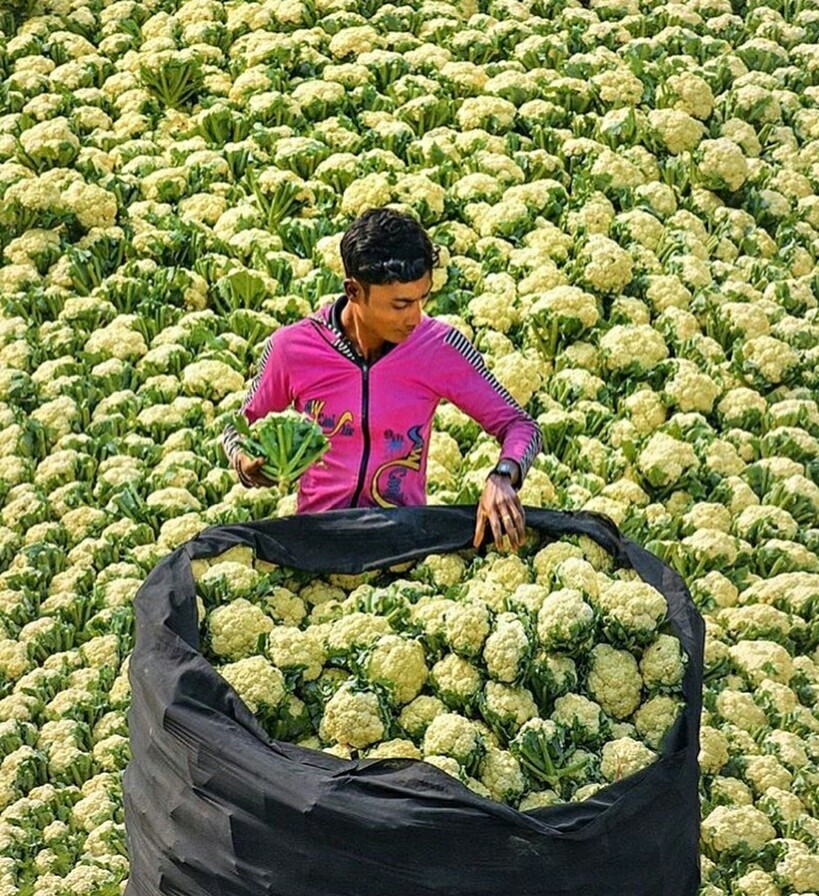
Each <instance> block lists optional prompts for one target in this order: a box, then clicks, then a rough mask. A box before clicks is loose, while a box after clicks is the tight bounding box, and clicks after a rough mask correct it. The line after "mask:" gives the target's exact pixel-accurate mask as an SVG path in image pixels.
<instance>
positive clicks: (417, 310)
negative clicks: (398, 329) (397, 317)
mask: <svg viewBox="0 0 819 896" xmlns="http://www.w3.org/2000/svg"><path fill="white" fill-rule="evenodd" d="M408 318H409V320H408V321H407V323H408V324H410V325H411V326H413V327H417V326H418V324H419V323H421V303H420V302H413V303H412V305H410V306H409V315H408Z"/></svg>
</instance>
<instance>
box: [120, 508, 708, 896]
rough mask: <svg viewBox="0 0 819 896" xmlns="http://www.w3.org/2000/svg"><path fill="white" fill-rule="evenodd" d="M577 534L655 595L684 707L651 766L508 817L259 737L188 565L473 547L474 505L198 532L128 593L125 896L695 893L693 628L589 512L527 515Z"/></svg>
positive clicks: (320, 568) (318, 565) (639, 554)
mask: <svg viewBox="0 0 819 896" xmlns="http://www.w3.org/2000/svg"><path fill="white" fill-rule="evenodd" d="M526 522H527V525H528V526H530V527H532V528H535V529H538V530H540V531H541V532H543V533H545V534H546V535H549V536H554V537H555V538H560V537H562V536H564V535H568V534H572V533H582V534H585V535H588V536H590V537H591V538H593V539H594V540H595V541H597V542H598V543H599V544H600V545H601V546H603V547H604V548H606V549H607V550H608V551H609V552H611V553H612V554H614V555H616V556H617V557H618V558H619V559H620V560H623V561H625V562H626V563H627V564H629V565H631V566H632V567H633V568H634V569H635V570H636V571H637V573H638V574H639V575H640V577H641V578H642V579H644V580H645V581H647V582H649V583H651V584H652V585H653V586H654V587H656V588H657V589H659V590H660V591H661V592H662V593H663V594H664V595H665V597H666V598H667V600H668V605H669V611H670V617H671V620H672V623H673V627H674V631H675V633H676V634H677V635H678V637H679V638H680V640H681V642H682V644H683V646H684V648H685V650H686V652H687V653H688V655H689V658H690V662H689V664H688V669H687V673H686V676H685V680H684V693H685V697H686V700H687V705H686V709H685V712H684V713H683V714H681V716H680V718H679V719H678V722H677V723H676V725H675V727H674V729H673V730H672V732H671V734H670V735H669V737H668V738H667V740H666V746H665V749H664V752H663V754H662V756H661V757H660V758H659V759H658V760H657V761H656V762H655V763H653V764H652V765H651V766H649V767H648V768H646V769H643V770H642V771H640V772H638V773H637V774H635V775H632V776H630V777H628V778H626V779H624V780H623V781H620V782H618V783H616V784H613V785H610V786H608V787H606V788H604V789H603V790H602V791H600V792H598V793H597V794H596V795H595V796H593V797H591V798H590V799H587V800H585V801H584V802H581V803H577V804H564V805H561V806H556V807H550V808H547V809H539V810H536V811H532V812H526V813H523V812H518V811H516V810H515V809H512V808H510V807H508V806H505V805H502V804H500V803H495V802H493V801H491V800H488V799H484V798H482V797H480V796H478V795H477V794H474V793H473V792H472V791H470V790H468V789H467V788H466V787H464V786H462V785H461V784H460V783H459V782H457V781H456V780H455V779H454V778H451V777H450V776H449V775H447V774H445V773H444V772H442V771H440V770H438V769H436V768H434V767H433V766H430V765H427V764H426V763H423V762H418V761H413V760H361V761H345V760H341V759H338V758H336V757H333V756H330V755H328V754H325V753H322V752H320V751H315V750H308V749H304V748H301V747H296V746H293V745H291V744H286V743H281V742H278V741H272V740H271V739H270V738H269V737H268V736H267V735H266V734H265V732H264V731H263V729H262V728H261V727H260V725H259V724H258V723H257V722H256V720H255V718H254V717H253V716H252V714H251V713H250V711H249V710H248V709H247V707H246V706H245V705H244V703H242V702H241V700H240V699H239V698H238V696H237V695H236V693H235V691H233V690H232V688H231V687H230V686H229V685H228V684H227V683H226V682H225V681H224V680H223V679H222V678H221V677H220V676H219V675H217V673H216V672H215V671H214V669H213V668H212V667H211V666H210V664H209V663H208V662H207V661H206V660H205V659H204V657H203V656H202V655H201V654H200V653H199V652H198V644H199V638H198V634H197V611H196V604H195V590H194V581H193V577H192V573H191V568H190V559H192V558H196V557H206V556H209V555H213V554H217V553H221V552H222V551H224V550H226V549H227V548H229V547H232V546H233V545H237V544H246V545H251V546H252V547H253V548H254V549H255V551H256V553H257V556H258V557H260V558H262V559H264V560H268V561H271V562H274V563H279V564H283V565H289V566H293V567H299V568H301V569H305V570H310V571H315V572H317V573H319V572H328V571H335V572H346V573H356V572H361V571H364V570H367V569H374V568H377V567H382V566H387V565H392V564H395V563H399V562H401V561H406V560H411V559H415V558H417V557H423V556H425V555H427V554H429V553H435V552H444V551H451V550H456V549H461V548H464V547H467V546H469V545H470V544H471V540H472V535H473V531H474V525H475V509H474V507H434V508H430V507H416V508H401V509H397V510H384V511H382V510H349V511H333V512H331V513H326V514H315V515H303V516H296V517H289V518H283V519H278V520H265V521H262V522H258V523H252V524H237V525H230V526H219V527H213V528H210V529H207V530H205V531H204V532H202V533H201V534H200V535H199V536H197V537H196V538H194V539H193V540H192V541H190V542H188V543H187V544H185V545H183V546H182V547H180V548H178V549H177V550H176V551H174V552H173V553H172V554H170V555H168V556H167V557H165V558H164V559H163V560H162V561H161V562H160V563H159V564H158V565H157V566H156V568H155V569H154V570H153V571H152V572H151V574H150V575H149V576H148V578H147V579H146V581H145V583H144V584H143V586H142V587H141V589H140V590H139V592H138V594H137V598H136V613H137V639H136V647H135V650H134V652H133V655H132V658H131V663H130V679H131V686H132V689H133V702H132V706H131V710H130V716H129V718H130V734H131V747H132V759H131V762H130V764H129V765H128V768H127V769H126V771H125V777H124V792H125V824H126V830H127V843H128V851H129V856H130V863H131V875H130V880H129V883H128V888H127V890H126V896H149V894H150V896H155V894H159V893H163V894H179V896H204V894H207V896H240V894H241V896H257V894H258V896H505V894H510V896H511V894H514V896H526V894H539V896H540V894H542V896H547V894H548V896H581V894H583V896H695V894H696V892H697V889H698V885H699V855H698V832H699V800H698V795H697V781H698V766H697V754H698V749H699V716H700V706H701V697H700V688H701V683H702V655H703V637H704V626H703V622H702V618H701V617H700V615H699V614H698V613H697V611H696V609H695V607H694V605H693V603H692V601H691V598H690V595H689V593H688V591H687V589H686V587H685V584H684V583H683V581H682V579H681V578H680V577H679V576H678V575H677V574H676V573H675V572H673V571H672V570H670V569H669V568H668V567H667V566H665V565H664V564H663V563H661V562H660V560H658V559H657V558H656V557H654V556H653V555H652V554H650V553H648V552H647V551H645V550H643V549H642V548H640V547H639V546H637V545H636V544H634V543H633V542H631V541H629V540H627V539H625V538H622V537H621V536H620V534H619V533H618V531H617V529H616V528H615V527H614V526H613V525H612V524H611V523H610V522H609V521H608V520H607V519H605V518H604V517H601V516H597V515H595V514H589V513H560V512H552V511H543V510H537V509H534V508H527V509H526Z"/></svg>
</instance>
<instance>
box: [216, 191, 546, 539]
mask: <svg viewBox="0 0 819 896" xmlns="http://www.w3.org/2000/svg"><path fill="white" fill-rule="evenodd" d="M341 256H342V260H343V262H344V271H345V275H346V279H345V280H344V295H342V296H340V297H339V298H338V300H337V301H336V302H335V303H333V304H330V305H326V306H325V307H323V308H321V309H319V310H318V311H317V312H315V313H314V314H312V315H310V316H309V317H307V318H305V319H303V320H301V321H298V322H297V323H294V324H290V325H289V326H285V327H282V328H281V329H279V330H276V331H275V332H274V333H273V334H272V335H271V336H270V339H269V341H268V343H267V346H266V348H265V351H264V353H263V355H262V358H261V362H260V367H259V371H258V374H257V375H256V377H255V379H254V380H253V382H252V384H251V386H250V389H249V390H248V393H247V396H246V398H245V400H244V402H243V403H242V408H241V410H242V412H243V413H244V415H245V417H247V419H248V421H249V422H253V421H254V420H257V419H259V418H260V417H264V416H265V415H266V414H268V413H270V412H272V411H283V410H285V409H286V408H287V407H289V406H290V405H293V406H295V408H296V410H298V411H301V412H304V413H306V414H308V415H309V416H311V417H312V418H313V419H315V420H316V421H317V422H318V423H319V424H320V425H321V427H322V429H323V430H324V432H325V434H326V435H327V437H328V438H329V440H330V449H329V450H328V451H327V453H326V454H325V455H324V457H323V458H322V459H321V461H320V462H318V463H316V464H314V465H313V466H312V467H310V468H309V469H308V470H307V471H306V472H305V473H304V475H303V476H302V478H301V480H300V482H299V493H298V503H297V512H299V513H312V512H317V511H325V510H332V509H337V508H343V507H397V506H406V505H418V504H425V503H426V464H427V453H428V449H429V438H430V432H431V430H432V419H433V415H434V414H435V409H436V407H437V405H438V403H439V402H440V401H441V399H446V400H448V401H450V402H452V403H453V404H455V405H457V406H458V407H459V408H461V410H463V411H464V412H465V413H467V414H468V415H469V416H470V417H472V418H473V419H474V420H476V421H477V422H478V423H479V424H480V425H481V426H482V427H483V428H484V429H485V430H486V431H487V432H488V433H490V434H491V435H493V436H495V438H497V439H498V440H499V441H500V442H501V452H500V461H499V463H498V465H497V466H496V467H495V469H494V470H493V471H492V473H490V475H489V477H488V478H487V481H486V485H485V486H484V489H483V494H482V495H481V499H480V502H479V505H478V511H477V520H476V526H475V538H474V543H475V547H478V546H479V545H480V543H481V542H482V541H483V537H484V532H485V528H486V525H487V523H488V524H489V527H490V530H491V532H492V535H493V537H494V540H495V542H496V543H498V544H499V543H500V541H501V539H502V537H503V535H504V534H506V535H507V536H508V538H509V543H510V545H511V547H512V548H513V549H515V550H517V549H518V548H519V547H520V545H521V544H522V542H523V537H524V514H523V508H522V506H521V503H520V500H519V499H518V496H517V489H518V488H519V487H520V485H521V483H522V481H523V478H524V477H525V475H526V473H527V472H528V470H529V468H530V466H531V464H532V461H533V460H534V458H535V456H536V455H537V453H538V452H539V451H540V450H541V449H542V446H543V443H542V438H541V435H540V429H539V427H538V426H537V424H536V423H535V421H534V420H532V418H531V417H530V416H529V415H528V414H527V413H526V412H525V411H524V410H523V409H522V408H521V407H520V405H519V404H517V402H516V401H515V400H514V399H513V398H512V396H511V395H510V394H509V392H508V391H507V390H506V389H505V388H504V387H503V386H502V385H501V384H500V383H499V382H498V381H497V379H496V378H495V377H494V376H493V375H492V373H491V372H490V371H489V370H488V369H487V367H486V365H485V364H484V361H483V359H482V357H481V355H480V354H479V352H478V351H477V349H475V347H474V346H473V345H472V344H471V343H470V342H469V341H468V340H467V339H466V338H465V337H464V336H463V335H462V334H461V333H460V332H459V331H458V330H456V329H455V328H454V327H451V326H449V325H448V324H445V323H443V322H441V321H437V320H435V319H434V318H430V317H428V316H427V315H425V314H424V313H423V310H422V309H423V306H424V303H425V302H426V300H427V298H428V297H429V294H430V290H431V286H432V269H433V267H434V266H435V265H436V264H437V263H438V251H437V249H436V248H435V247H434V246H433V244H432V242H431V241H430V239H429V237H428V236H427V234H426V232H425V231H424V229H423V228H422V227H421V226H420V225H419V224H418V223H417V222H416V221H415V220H414V219H413V218H412V217H410V216H409V215H406V214H403V213H401V212H398V211H396V210H394V209H386V208H385V209H370V210H369V211H367V212H364V213H363V214H362V215H360V216H359V217H358V218H357V219H356V220H355V221H353V223H352V224H351V225H350V227H349V229H348V230H347V231H346V232H345V234H344V236H343V238H342V240H341ZM222 440H223V445H224V448H225V453H226V454H227V456H228V458H229V459H230V462H231V465H232V466H233V467H234V469H235V470H236V471H237V474H238V476H239V479H240V481H241V482H242V483H243V484H244V485H247V486H259V487H264V486H269V485H270V484H271V483H270V481H269V480H268V479H267V478H266V477H265V476H264V475H263V474H262V473H261V472H260V470H259V468H260V467H261V465H262V463H263V461H262V459H261V458H250V457H247V456H246V455H245V454H244V453H243V452H241V451H240V450H239V447H238V436H237V433H236V431H235V429H233V428H232V427H230V426H229V427H227V428H226V429H225V432H224V435H223V437H222Z"/></svg>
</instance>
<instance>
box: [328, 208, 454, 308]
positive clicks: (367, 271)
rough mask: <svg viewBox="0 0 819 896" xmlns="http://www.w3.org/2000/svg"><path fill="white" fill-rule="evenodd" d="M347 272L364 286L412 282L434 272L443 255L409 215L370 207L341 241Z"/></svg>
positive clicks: (366, 292) (395, 210) (366, 289)
mask: <svg viewBox="0 0 819 896" xmlns="http://www.w3.org/2000/svg"><path fill="white" fill-rule="evenodd" d="M341 259H342V261H343V262H344V272H345V274H346V275H347V276H348V277H355V278H356V279H357V280H359V281H360V282H361V284H362V285H363V286H364V292H365V295H367V294H368V293H369V287H370V285H372V284H375V285H381V284H384V283H395V282H399V283H411V282H412V281H413V280H420V279H421V277H423V276H424V274H426V273H428V272H430V271H432V269H433V268H434V267H435V266H436V265H437V264H438V261H439V260H440V252H439V249H438V247H437V246H435V245H434V244H433V242H432V241H431V240H430V238H429V236H427V232H426V231H425V230H424V228H423V227H422V226H421V225H420V224H419V223H418V222H417V221H416V220H415V218H413V217H412V216H411V215H409V214H407V213H406V212H401V211H399V210H398V209H394V208H371V209H368V210H367V211H365V212H363V213H362V214H360V215H359V216H358V217H357V218H356V219H355V220H354V221H353V223H352V224H351V225H350V226H349V227H348V228H347V230H346V232H345V233H344V236H343V237H342V238H341Z"/></svg>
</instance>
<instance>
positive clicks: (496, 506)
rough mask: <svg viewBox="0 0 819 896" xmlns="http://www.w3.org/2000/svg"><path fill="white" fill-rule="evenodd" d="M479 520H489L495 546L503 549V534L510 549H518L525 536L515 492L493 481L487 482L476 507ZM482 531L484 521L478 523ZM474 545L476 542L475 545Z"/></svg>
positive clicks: (522, 518) (520, 509)
mask: <svg viewBox="0 0 819 896" xmlns="http://www.w3.org/2000/svg"><path fill="white" fill-rule="evenodd" d="M478 517H479V522H480V520H481V518H483V519H484V520H488V521H489V526H490V528H491V530H492V535H493V538H494V541H495V546H496V548H497V549H498V550H502V549H503V539H504V536H506V538H508V540H509V547H510V548H511V549H512V550H515V551H517V550H519V549H520V548H521V547H522V546H523V542H524V539H525V537H526V521H525V518H524V513H523V507H522V505H521V503H520V499H519V498H518V496H517V492H515V490H514V489H513V488H512V487H511V485H510V486H509V487H508V488H505V487H504V486H499V485H497V484H495V483H492V482H490V483H488V484H487V487H486V490H485V492H484V494H483V495H482V496H481V502H480V505H479V508H478ZM480 525H481V533H483V530H484V527H485V522H484V523H480ZM476 535H477V530H476ZM475 546H476V547H477V546H478V544H476V545H475Z"/></svg>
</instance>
